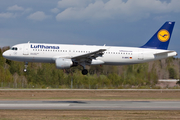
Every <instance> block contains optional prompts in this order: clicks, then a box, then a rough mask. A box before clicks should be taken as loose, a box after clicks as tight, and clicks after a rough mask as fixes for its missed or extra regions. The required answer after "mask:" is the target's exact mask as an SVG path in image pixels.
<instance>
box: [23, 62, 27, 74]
mask: <svg viewBox="0 0 180 120" xmlns="http://www.w3.org/2000/svg"><path fill="white" fill-rule="evenodd" d="M24 67H25V68H24V72H26V71H27V67H28V62H25V65H24Z"/></svg>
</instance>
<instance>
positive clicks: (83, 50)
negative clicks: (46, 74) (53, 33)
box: [3, 43, 177, 65]
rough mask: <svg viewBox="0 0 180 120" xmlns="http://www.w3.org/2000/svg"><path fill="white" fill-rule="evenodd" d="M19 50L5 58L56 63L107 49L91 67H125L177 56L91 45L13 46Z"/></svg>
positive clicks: (145, 49)
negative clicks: (58, 60) (102, 65)
mask: <svg viewBox="0 0 180 120" xmlns="http://www.w3.org/2000/svg"><path fill="white" fill-rule="evenodd" d="M13 47H14V48H17V50H12V49H10V50H7V51H6V52H4V53H3V56H4V57H5V58H7V59H10V60H15V61H24V62H46V63H54V62H55V60H56V59H57V58H68V59H71V58H73V57H75V56H80V55H84V54H87V53H91V52H93V51H97V50H99V49H106V51H104V54H103V55H102V56H100V57H97V58H96V59H93V60H92V62H91V64H90V65H98V64H100V65H101V64H105V65H124V64H136V63H142V62H148V61H153V60H158V59H163V58H167V57H172V56H175V55H177V53H176V52H175V51H170V50H161V49H150V48H135V47H114V46H90V45H65V44H42V43H24V44H17V45H15V46H13Z"/></svg>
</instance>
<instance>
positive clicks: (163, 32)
mask: <svg viewBox="0 0 180 120" xmlns="http://www.w3.org/2000/svg"><path fill="white" fill-rule="evenodd" d="M157 37H158V39H159V40H160V41H161V42H166V41H168V40H169V37H170V34H169V32H168V31H167V30H165V29H163V30H160V31H159V32H158V34H157Z"/></svg>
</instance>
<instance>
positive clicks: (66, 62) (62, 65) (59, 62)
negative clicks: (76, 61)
mask: <svg viewBox="0 0 180 120" xmlns="http://www.w3.org/2000/svg"><path fill="white" fill-rule="evenodd" d="M55 64H56V68H58V69H66V68H70V67H71V66H72V65H73V62H72V60H71V59H65V58H57V59H56V61H55Z"/></svg>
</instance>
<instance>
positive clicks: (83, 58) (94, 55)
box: [71, 49, 106, 61]
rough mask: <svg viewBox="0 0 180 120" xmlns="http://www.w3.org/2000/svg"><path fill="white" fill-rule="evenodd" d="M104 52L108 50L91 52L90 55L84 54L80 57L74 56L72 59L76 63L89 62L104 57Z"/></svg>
mask: <svg viewBox="0 0 180 120" xmlns="http://www.w3.org/2000/svg"><path fill="white" fill-rule="evenodd" d="M104 51H106V49H99V50H97V51H94V52H90V53H86V54H82V55H78V56H74V57H72V58H71V59H73V60H76V61H79V60H81V61H87V60H90V61H91V60H92V59H95V58H97V57H100V56H102V55H103V54H104V53H103V52H104Z"/></svg>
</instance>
